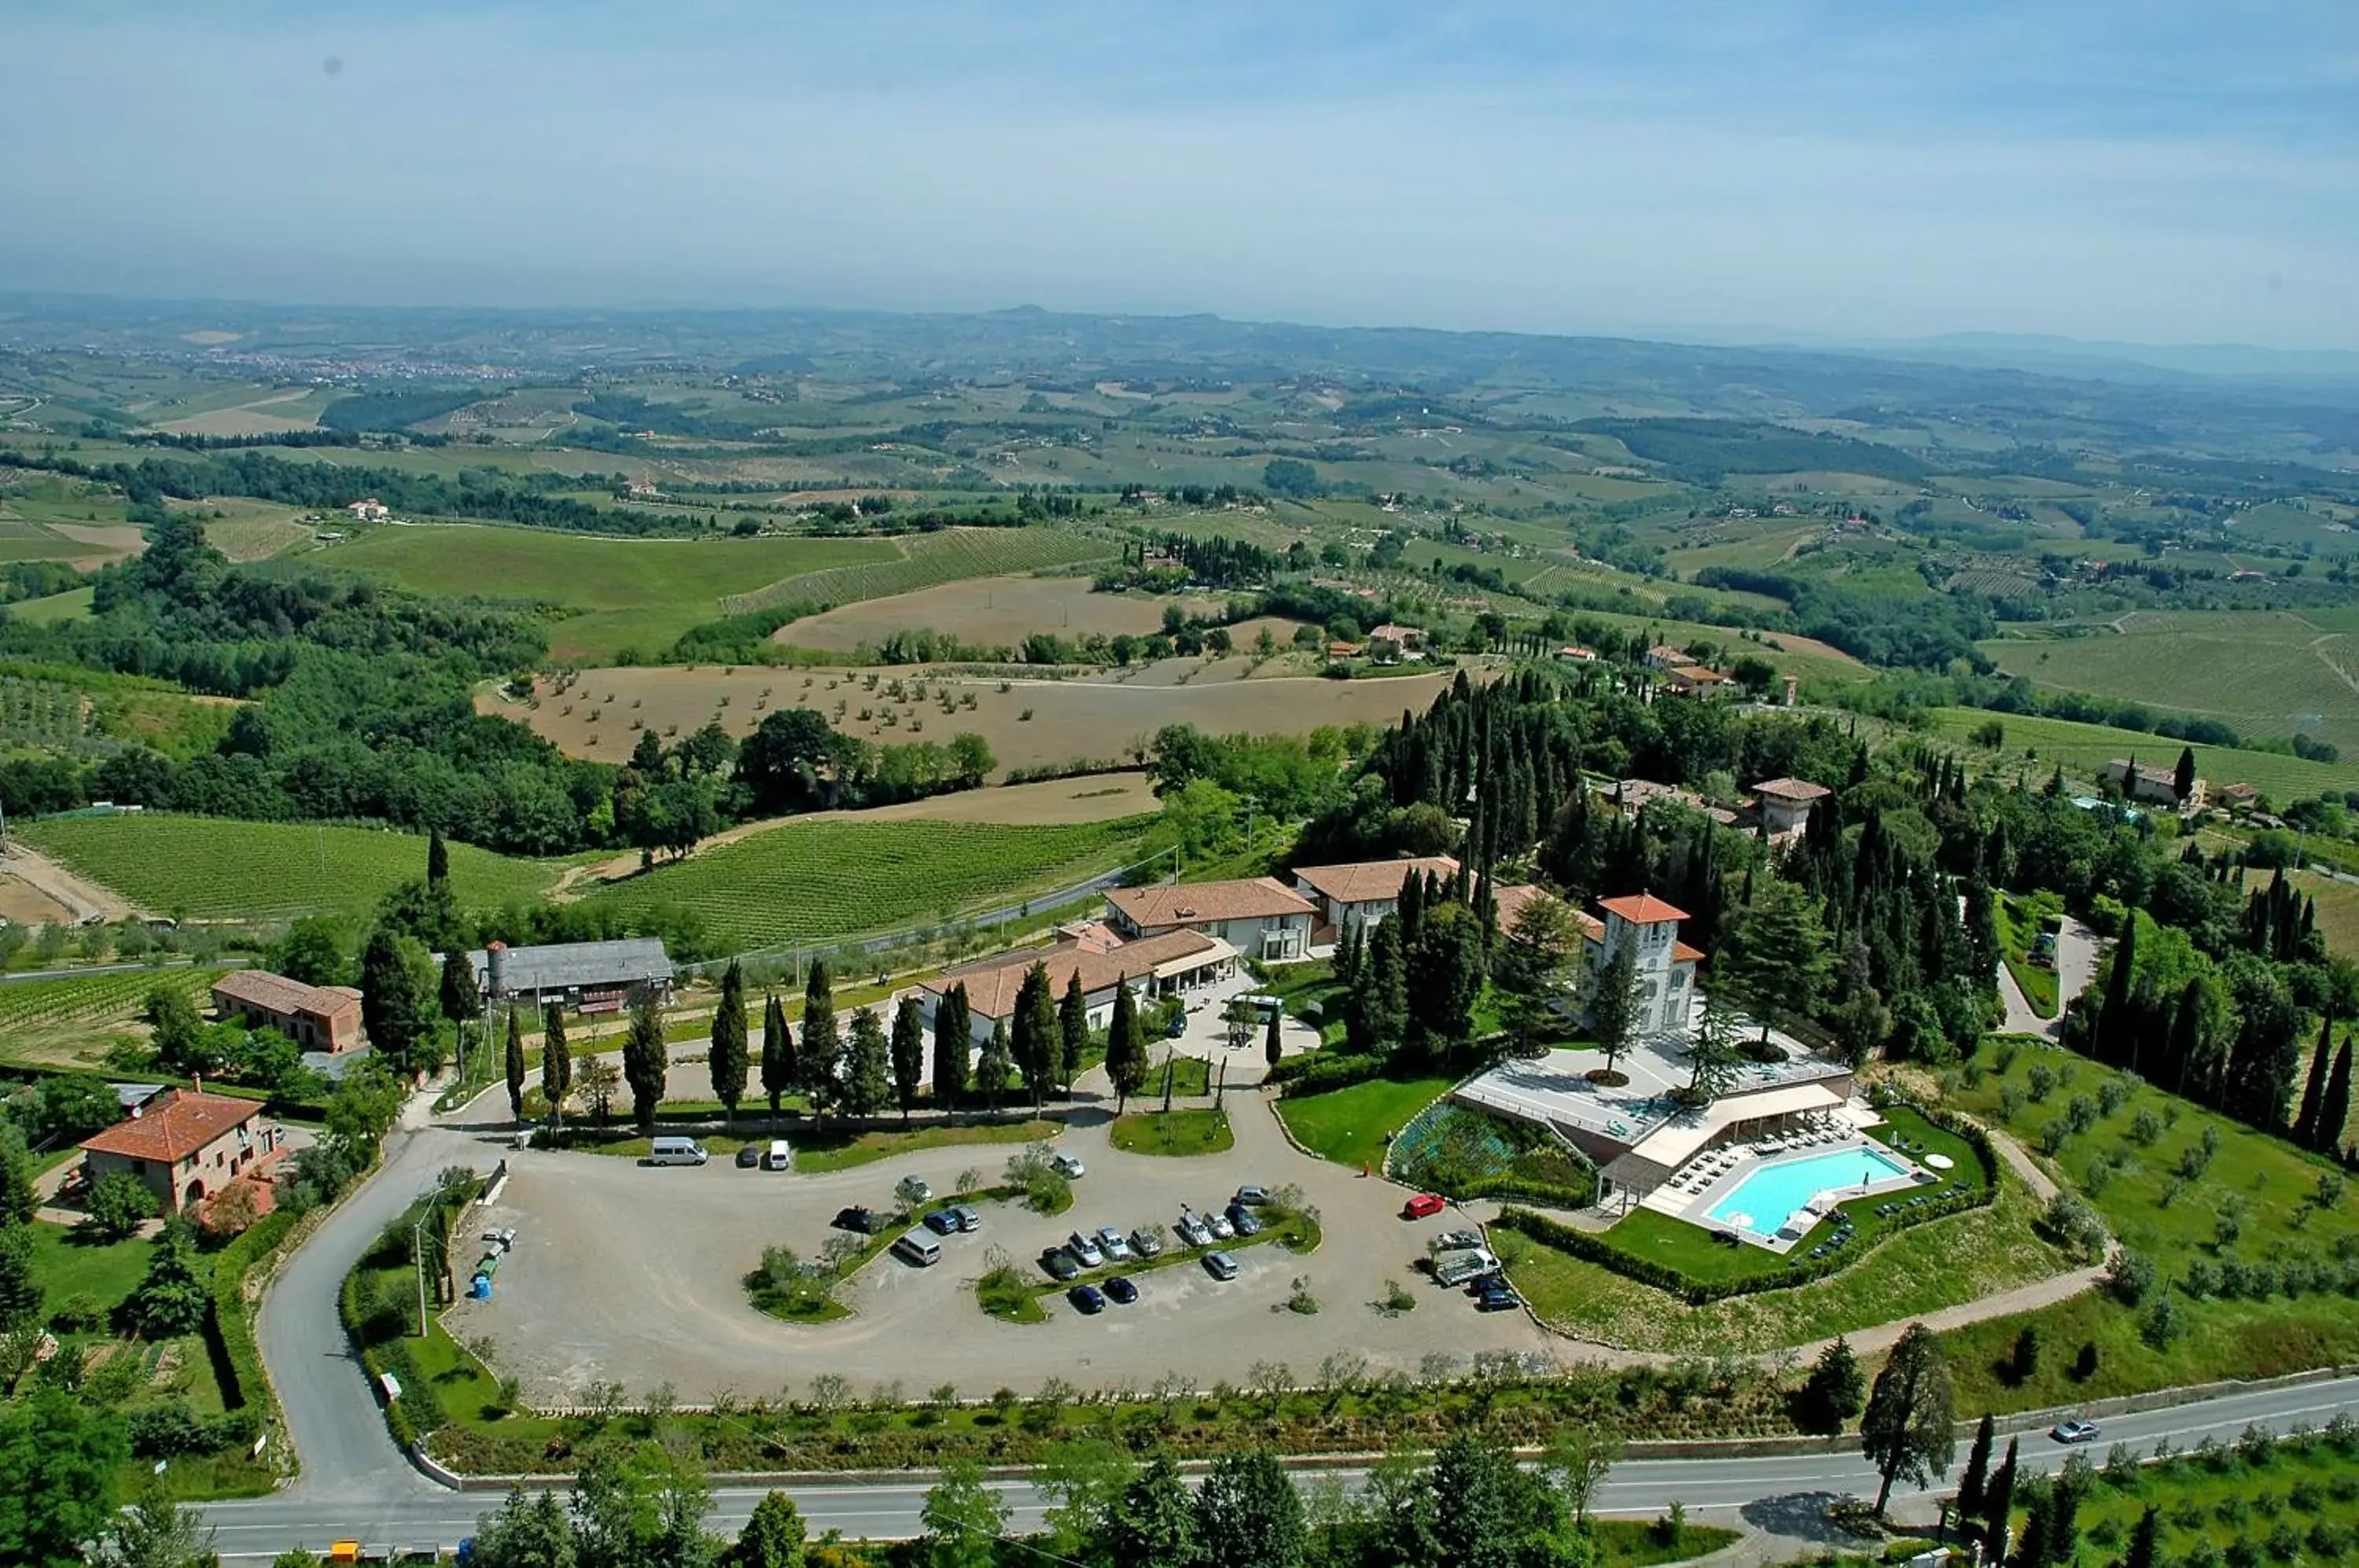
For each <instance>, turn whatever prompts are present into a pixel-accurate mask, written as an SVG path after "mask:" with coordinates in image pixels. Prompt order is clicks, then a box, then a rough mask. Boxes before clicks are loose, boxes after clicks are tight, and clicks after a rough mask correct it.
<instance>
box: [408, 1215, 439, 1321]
mask: <svg viewBox="0 0 2359 1568" xmlns="http://www.w3.org/2000/svg"><path fill="white" fill-rule="evenodd" d="M433 1217H434V1206H433V1205H429V1207H428V1208H427V1211H426V1212H425V1213H424V1214H420V1215H419V1216H418V1223H417V1224H416V1225H411V1226H410V1227H409V1265H410V1269H411V1271H412V1272H414V1273H415V1274H417V1276H418V1337H419V1338H420V1339H424V1338H425V1337H426V1253H425V1246H426V1242H425V1231H426V1222H427V1221H428V1220H430V1219H432V1218H433Z"/></svg>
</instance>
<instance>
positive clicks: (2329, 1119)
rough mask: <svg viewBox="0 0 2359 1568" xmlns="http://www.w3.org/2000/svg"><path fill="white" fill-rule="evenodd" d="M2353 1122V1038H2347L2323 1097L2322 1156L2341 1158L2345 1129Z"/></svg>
mask: <svg viewBox="0 0 2359 1568" xmlns="http://www.w3.org/2000/svg"><path fill="white" fill-rule="evenodd" d="M2350 1119H2351V1037H2350V1036H2349V1035H2347V1034H2346V1035H2344V1036H2343V1049H2342V1050H2340V1051H2336V1052H2335V1053H2334V1071H2333V1072H2332V1073H2331V1074H2329V1075H2328V1077H2327V1080H2326V1092H2325V1093H2324V1094H2321V1096H2320V1097H2319V1104H2318V1135H2317V1137H2318V1141H2317V1143H2316V1145H2315V1146H2314V1147H2315V1148H2316V1149H2318V1151H2319V1152H2320V1153H2321V1154H2327V1155H2335V1154H2340V1153H2341V1151H2342V1149H2343V1125H2344V1124H2345V1123H2347V1122H2348V1121H2350Z"/></svg>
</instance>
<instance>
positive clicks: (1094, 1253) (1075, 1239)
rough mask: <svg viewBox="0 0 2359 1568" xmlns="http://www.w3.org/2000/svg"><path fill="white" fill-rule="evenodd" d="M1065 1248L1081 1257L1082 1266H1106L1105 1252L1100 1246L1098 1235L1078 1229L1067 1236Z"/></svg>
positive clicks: (1100, 1267) (1095, 1267) (1101, 1267)
mask: <svg viewBox="0 0 2359 1568" xmlns="http://www.w3.org/2000/svg"><path fill="white" fill-rule="evenodd" d="M1065 1250H1066V1251H1068V1252H1070V1253H1071V1254H1072V1255H1073V1256H1074V1257H1075V1258H1079V1259H1081V1264H1082V1268H1084V1269H1103V1268H1104V1267H1105V1252H1104V1251H1103V1248H1101V1247H1099V1246H1098V1243H1097V1237H1095V1236H1092V1235H1090V1233H1089V1232H1087V1231H1084V1230H1077V1231H1075V1232H1074V1233H1073V1234H1072V1235H1071V1236H1067V1237H1066V1238H1065Z"/></svg>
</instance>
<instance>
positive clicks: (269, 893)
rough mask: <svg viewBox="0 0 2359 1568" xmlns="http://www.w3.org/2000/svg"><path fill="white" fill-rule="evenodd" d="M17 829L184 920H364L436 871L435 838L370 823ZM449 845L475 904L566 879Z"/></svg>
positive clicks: (134, 819)
mask: <svg viewBox="0 0 2359 1568" xmlns="http://www.w3.org/2000/svg"><path fill="white" fill-rule="evenodd" d="M16 833H17V834H18V836H20V837H21V838H23V839H24V840H25V842H27V844H31V845H32V846H33V847H34V848H36V849H38V850H39V851H40V852H41V853H42V854H44V855H50V856H53V857H54V858H56V859H57V860H59V861H60V862H62V863H63V864H64V865H65V866H67V868H68V869H70V870H71V871H74V872H76V873H78V874H79V875H81V876H83V877H88V878H90V879H91V880H92V881H93V882H96V883H98V884H99V885H100V886H101V887H107V888H111V889H112V890H114V892H116V893H118V894H120V895H122V896H123V897H124V898H127V899H129V900H130V901H132V902H133V903H135V904H137V905H138V906H140V907H141V908H142V909H148V910H151V911H154V912H156V913H158V914H166V915H170V916H173V917H174V918H176V919H185V920H286V919H289V918H291V917H293V916H296V915H301V914H310V913H315V912H332V913H339V914H360V913H364V912H366V911H368V910H371V909H375V907H376V905H377V903H378V901H379V900H380V899H382V898H384V897H385V895H386V893H388V892H390V891H391V890H392V889H393V888H394V887H397V886H398V885H400V884H401V883H403V882H406V881H409V880H411V879H413V878H417V877H424V876H425V875H426V840H424V839H423V838H420V837H418V836H416V835H414V834H410V833H393V832H390V831H380V830H377V829H372V828H351V827H311V826H304V825H302V824H300V823H294V822H239V821H235V820H233V819H230V818H226V817H184V816H174V815H171V814H168V813H165V812H160V811H142V812H139V813H137V814H136V815H132V814H116V815H113V816H103V817H59V818H50V819H49V820H47V821H44V822H30V823H27V824H25V825H24V826H22V827H19V828H17V829H16ZM450 848H451V882H452V884H453V885H454V886H455V887H456V888H457V890H458V895H459V901H460V902H461V903H462V904H463V905H466V906H467V907H469V908H483V907H487V906H492V905H496V904H504V903H507V902H510V901H525V900H529V899H534V898H539V897H541V896H542V895H543V894H545V893H546V892H548V890H549V886H550V885H551V884H552V883H554V882H555V881H556V880H557V870H558V868H557V866H555V865H554V864H552V863H550V862H546V861H537V860H520V859H516V858H514V857H512V856H509V855H494V854H492V853H491V852H490V851H488V850H483V849H477V848H475V847H474V846H473V844H451V846H450Z"/></svg>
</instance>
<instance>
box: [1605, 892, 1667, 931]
mask: <svg viewBox="0 0 2359 1568" xmlns="http://www.w3.org/2000/svg"><path fill="white" fill-rule="evenodd" d="M1597 907H1598V908H1599V909H1603V910H1604V911H1605V912H1606V913H1607V914H1609V915H1619V916H1621V917H1622V918H1623V919H1624V920H1628V921H1629V922H1630V923H1631V924H1632V925H1634V926H1651V925H1655V924H1658V923H1659V922H1661V921H1663V920H1686V919H1687V918H1688V912H1687V911H1686V910H1685V909H1680V907H1679V906H1678V905H1676V904H1667V903H1665V902H1664V901H1663V900H1662V899H1660V898H1656V897H1655V896H1654V895H1653V894H1652V893H1631V894H1627V895H1625V897H1622V898H1600V899H1598V900H1597Z"/></svg>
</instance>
